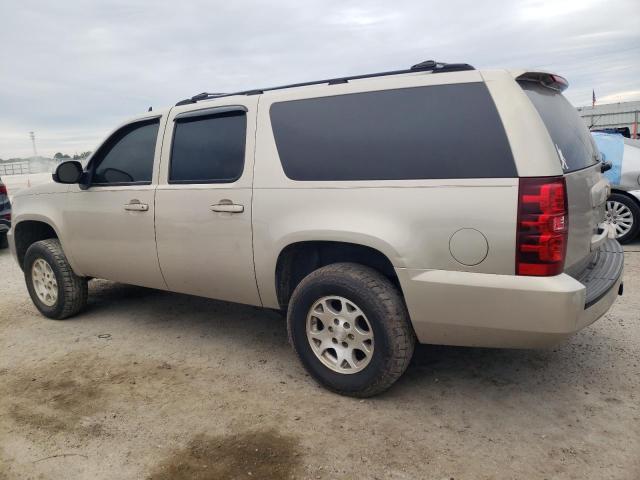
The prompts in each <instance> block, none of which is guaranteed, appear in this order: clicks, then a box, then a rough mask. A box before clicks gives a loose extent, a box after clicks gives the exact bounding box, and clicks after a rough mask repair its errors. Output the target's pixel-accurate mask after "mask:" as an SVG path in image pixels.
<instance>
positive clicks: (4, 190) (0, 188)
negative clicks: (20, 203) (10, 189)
mask: <svg viewBox="0 0 640 480" xmlns="http://www.w3.org/2000/svg"><path fill="white" fill-rule="evenodd" d="M0 195H8V193H7V187H5V186H4V183H0Z"/></svg>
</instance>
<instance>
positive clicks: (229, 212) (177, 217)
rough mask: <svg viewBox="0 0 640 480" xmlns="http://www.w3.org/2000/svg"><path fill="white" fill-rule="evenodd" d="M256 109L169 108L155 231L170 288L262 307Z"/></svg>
mask: <svg viewBox="0 0 640 480" xmlns="http://www.w3.org/2000/svg"><path fill="white" fill-rule="evenodd" d="M207 103H209V102H207ZM256 107H257V102H256V101H255V100H253V99H248V100H247V102H246V103H245V104H243V105H232V106H224V105H222V106H215V107H211V105H210V104H209V106H207V105H206V104H205V105H198V106H197V107H196V108H198V109H197V110H193V108H194V105H189V106H186V107H176V108H174V109H172V111H171V116H170V117H169V119H168V122H167V131H166V133H165V136H164V138H165V141H164V146H163V156H162V167H161V174H160V182H159V185H158V189H157V193H156V234H157V246H158V257H159V260H160V266H161V268H162V273H163V275H164V278H165V280H166V282H167V285H168V287H169V289H170V290H172V291H176V292H183V293H188V294H192V295H200V296H203V297H209V298H216V299H220V300H226V301H232V302H239V303H246V304H252V305H260V304H261V303H260V297H259V295H258V288H257V286H256V280H255V271H254V265H253V246H252V231H251V197H252V175H253V152H254V138H255V115H256V113H255V109H256Z"/></svg>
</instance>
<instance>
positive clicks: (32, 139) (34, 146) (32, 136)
mask: <svg viewBox="0 0 640 480" xmlns="http://www.w3.org/2000/svg"><path fill="white" fill-rule="evenodd" d="M29 138H31V145H33V156H34V157H37V156H38V151H37V150H36V133H35V132H29Z"/></svg>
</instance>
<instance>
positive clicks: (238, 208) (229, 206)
mask: <svg viewBox="0 0 640 480" xmlns="http://www.w3.org/2000/svg"><path fill="white" fill-rule="evenodd" d="M211 211H212V212H224V213H242V212H244V205H238V204H236V203H231V201H230V200H227V201H225V200H222V201H221V202H220V203H216V204H215V205H211Z"/></svg>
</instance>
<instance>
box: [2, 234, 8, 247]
mask: <svg viewBox="0 0 640 480" xmlns="http://www.w3.org/2000/svg"><path fill="white" fill-rule="evenodd" d="M8 246H9V242H8V241H7V234H6V233H0V249H2V248H7V247H8Z"/></svg>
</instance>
